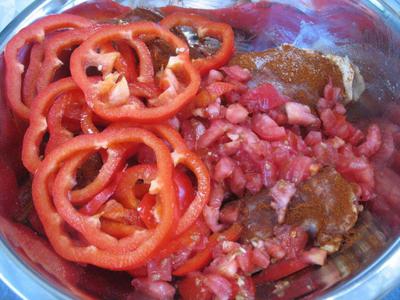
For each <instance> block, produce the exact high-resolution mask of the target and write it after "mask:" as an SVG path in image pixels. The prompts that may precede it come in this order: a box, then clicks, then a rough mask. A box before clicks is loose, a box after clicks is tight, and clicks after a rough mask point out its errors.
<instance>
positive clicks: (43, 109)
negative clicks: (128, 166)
mask: <svg viewBox="0 0 400 300" xmlns="http://www.w3.org/2000/svg"><path fill="white" fill-rule="evenodd" d="M70 92H79V88H78V87H77V85H76V84H75V82H74V81H73V80H72V79H71V78H65V79H61V80H59V81H56V82H54V83H52V84H50V85H49V86H48V87H47V88H46V89H45V90H44V91H42V92H41V93H39V95H38V97H37V99H36V101H35V102H34V104H33V107H32V115H31V121H30V124H29V127H28V129H27V130H26V132H25V136H24V140H23V145H22V162H23V164H24V166H25V167H26V168H27V169H28V171H29V172H31V173H32V174H34V173H35V172H36V170H37V168H38V167H39V165H40V164H41V162H42V160H41V157H40V145H41V143H42V140H43V137H44V135H45V133H46V132H47V131H48V120H47V115H48V112H49V110H50V108H51V107H52V106H53V104H54V101H55V99H56V98H57V97H59V96H63V95H65V94H66V93H70ZM57 133H58V132H56V138H55V139H57ZM66 135H68V134H66ZM66 135H63V138H62V140H60V136H58V139H59V140H58V141H54V143H55V145H53V146H52V148H55V147H54V146H59V144H60V143H64V142H66V141H67V140H69V139H68V137H66ZM70 138H71V137H70ZM50 139H52V138H50ZM118 151H119V153H115V152H112V153H110V155H109V156H107V157H106V162H105V164H104V165H103V167H102V169H101V170H100V171H99V175H98V176H97V177H96V178H95V180H94V181H93V182H92V183H91V184H89V185H87V186H85V187H84V188H82V189H79V190H74V191H73V192H72V197H71V201H72V202H73V203H81V204H82V203H86V202H87V201H89V199H90V198H92V197H94V196H95V195H96V194H97V193H99V192H100V191H101V190H102V189H103V188H104V187H105V186H107V185H108V184H109V183H110V181H111V180H112V179H113V177H114V175H115V173H116V172H117V171H118V170H121V169H122V167H123V165H122V162H123V159H124V157H123V154H124V153H126V151H127V149H126V148H125V147H120V148H118ZM47 152H50V151H47Z"/></svg>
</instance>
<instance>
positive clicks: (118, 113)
mask: <svg viewBox="0 0 400 300" xmlns="http://www.w3.org/2000/svg"><path fill="white" fill-rule="evenodd" d="M142 37H146V38H160V39H163V40H165V41H166V42H167V43H168V44H169V45H171V47H173V48H175V49H176V51H177V53H178V54H177V56H176V57H171V58H170V61H169V64H168V65H167V69H169V70H170V71H171V72H173V71H174V70H176V71H179V72H180V74H182V75H183V74H184V76H185V77H186V82H187V85H186V86H185V87H184V88H183V89H182V91H180V92H179V93H178V94H177V95H176V96H174V97H170V98H169V101H165V102H163V104H162V105H160V106H157V107H145V106H144V107H143V106H141V105H138V104H137V103H129V97H130V96H132V95H131V93H130V92H129V87H127V86H126V85H127V84H126V80H125V78H124V77H122V79H121V78H120V77H119V76H118V74H115V73H111V72H112V70H113V66H114V63H115V59H116V56H115V55H114V56H113V55H110V54H108V55H107V54H99V53H96V52H95V49H96V47H97V46H98V45H101V44H103V43H105V42H108V41H110V40H112V41H121V40H123V41H124V42H125V43H127V44H129V45H130V46H131V47H134V44H133V42H132V41H133V40H135V39H137V38H142ZM139 54H140V53H139ZM91 66H94V67H97V68H99V66H101V67H100V68H101V69H102V73H103V78H104V80H103V81H100V82H97V83H93V82H91V81H90V79H89V77H88V76H87V75H86V69H87V68H88V67H91ZM141 67H142V66H141ZM71 74H72V77H73V78H74V80H75V81H76V82H77V83H78V84H79V86H80V87H81V89H82V90H83V91H84V93H85V96H86V101H87V103H88V105H89V106H90V107H91V108H92V109H93V111H94V112H95V113H96V114H97V115H99V116H100V117H102V118H104V119H106V120H111V121H118V120H124V121H134V122H137V123H153V122H158V121H162V120H166V119H168V118H170V117H172V116H173V115H174V114H175V113H177V112H178V111H179V110H180V109H181V108H183V107H184V106H185V105H186V104H187V103H188V102H189V101H190V100H191V98H192V97H193V96H194V95H195V94H196V93H197V90H198V88H199V86H200V76H199V74H198V72H197V71H196V70H195V69H194V67H193V66H192V64H191V63H190V57H189V49H188V47H187V45H186V44H185V43H184V42H183V41H182V40H180V39H179V38H178V37H176V36H175V35H174V34H172V33H171V32H169V31H168V30H166V29H165V28H163V27H161V26H159V25H158V24H154V23H151V22H137V23H133V24H128V25H121V26H110V27H107V28H103V29H101V30H99V31H98V32H96V33H95V34H93V35H92V36H91V37H90V38H89V39H88V40H87V41H85V42H84V43H82V44H81V46H79V47H78V48H77V49H76V50H75V51H74V52H73V54H72V57H71ZM140 76H142V74H140ZM140 76H139V77H140ZM117 81H118V82H117ZM109 82H111V86H108V85H109ZM106 86H108V88H105V87H106ZM110 91H111V93H110V94H111V95H108V97H107V95H106V94H107V93H108V92H110ZM118 104H119V105H118Z"/></svg>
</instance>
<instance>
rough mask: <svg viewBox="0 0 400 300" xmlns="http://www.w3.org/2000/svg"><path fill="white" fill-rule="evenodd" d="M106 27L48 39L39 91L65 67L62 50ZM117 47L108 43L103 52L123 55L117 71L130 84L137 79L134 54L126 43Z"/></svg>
mask: <svg viewBox="0 0 400 300" xmlns="http://www.w3.org/2000/svg"><path fill="white" fill-rule="evenodd" d="M104 26H106V25H102V26H91V27H88V28H82V29H75V30H68V31H63V32H59V33H56V34H54V35H52V36H51V37H49V38H48V39H46V40H45V41H44V43H43V48H44V59H43V64H42V71H41V76H40V77H38V78H37V84H36V86H37V90H38V91H41V90H43V89H44V88H45V87H46V86H48V85H49V84H50V82H51V81H52V80H53V79H54V76H55V74H56V72H57V70H58V69H59V68H60V67H61V66H62V65H63V63H62V62H61V61H60V60H59V58H58V55H59V54H60V53H61V51H62V50H64V49H70V48H72V47H75V46H78V45H80V44H81V43H82V42H84V41H85V40H87V39H88V38H89V36H90V35H92V34H93V33H94V32H96V31H97V30H99V29H100V28H102V27H104ZM117 46H118V49H115V48H114V47H113V46H112V45H111V43H108V44H105V45H102V46H101V50H102V51H103V52H105V53H109V52H115V51H118V52H120V53H121V56H120V57H119V58H118V60H117V61H116V69H117V70H119V71H120V72H121V73H123V74H124V75H125V76H126V78H127V80H128V81H129V82H132V81H133V80H134V79H135V78H136V77H137V76H136V70H135V67H136V66H135V57H134V55H133V52H132V51H131V49H130V48H129V47H128V46H127V45H125V44H124V43H119V44H118V45H117Z"/></svg>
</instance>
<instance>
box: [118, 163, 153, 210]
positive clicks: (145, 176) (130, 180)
mask: <svg viewBox="0 0 400 300" xmlns="http://www.w3.org/2000/svg"><path fill="white" fill-rule="evenodd" d="M156 175H157V168H156V166H154V165H149V164H141V165H136V166H133V167H130V168H128V169H127V170H125V171H124V172H123V173H122V175H121V180H120V182H119V184H118V186H117V189H116V191H115V198H116V199H117V200H118V202H120V203H121V204H122V205H123V206H124V207H126V208H130V209H137V208H138V206H139V199H137V197H136V194H135V185H136V183H137V182H138V181H139V180H142V181H143V183H145V184H150V182H151V180H153V179H154V178H155V177H156Z"/></svg>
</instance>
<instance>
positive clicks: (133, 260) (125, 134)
mask: <svg viewBox="0 0 400 300" xmlns="http://www.w3.org/2000/svg"><path fill="white" fill-rule="evenodd" d="M126 143H145V144H146V145H147V146H149V147H150V148H152V149H153V150H154V152H155V156H156V161H157V179H156V183H157V184H155V185H154V186H153V189H154V190H156V191H158V193H159V198H160V201H161V203H162V215H161V218H160V223H159V225H158V226H157V227H156V228H155V229H154V230H153V231H151V232H149V234H148V236H147V238H146V239H145V240H144V241H143V242H142V243H140V245H138V246H137V247H136V248H134V249H131V246H130V245H131V244H132V243H135V237H134V236H129V237H127V238H123V239H121V240H116V239H115V238H113V237H112V236H110V235H107V234H106V233H104V232H101V231H100V234H99V236H93V232H99V231H98V229H96V224H97V223H96V222H92V223H91V222H90V220H89V223H85V226H82V227H83V228H80V230H82V231H84V232H85V233H90V234H89V235H88V236H86V237H89V238H90V239H96V240H97V241H100V240H102V239H104V240H105V241H106V244H107V245H104V248H102V247H96V246H94V245H92V244H87V245H82V244H81V245H79V244H76V243H74V241H73V240H72V239H71V238H70V237H69V236H68V232H67V231H66V228H65V222H64V221H63V220H62V218H61V217H60V216H59V214H58V211H57V209H56V208H55V206H54V205H53V197H52V196H51V194H50V191H49V189H48V184H49V183H50V181H51V179H52V178H54V176H56V175H57V173H58V172H59V168H60V166H61V164H62V163H63V162H64V161H66V160H68V159H69V158H72V157H74V156H75V155H76V154H79V153H84V152H85V151H93V150H96V149H100V148H108V147H109V146H110V145H118V144H126ZM63 168H64V167H63ZM172 171H173V164H172V160H171V157H170V153H169V150H168V148H167V147H166V146H165V145H164V143H163V142H162V141H161V140H160V139H158V138H157V137H155V136H154V135H153V134H151V133H150V132H148V131H146V130H143V129H139V128H135V129H134V130H132V128H121V129H113V130H109V131H107V132H102V133H99V134H93V135H84V136H78V137H75V138H74V139H72V140H70V141H68V142H67V143H65V144H63V145H61V146H60V147H58V148H56V149H55V150H54V151H52V152H51V153H49V155H48V156H46V158H45V159H44V161H43V163H42V164H41V165H40V167H39V169H38V170H37V172H36V175H35V177H34V180H33V185H32V191H33V200H34V204H35V208H36V210H37V212H38V215H39V218H40V220H41V222H42V223H43V225H44V227H45V231H46V235H47V237H48V238H49V241H50V243H51V244H52V246H53V247H54V249H55V250H56V252H57V253H58V254H59V255H61V256H62V257H64V258H66V259H68V260H71V261H75V262H81V263H89V264H93V265H96V266H99V267H102V268H107V269H111V270H128V269H134V268H137V267H140V266H142V265H143V264H145V263H146V262H147V260H148V259H149V258H150V257H151V256H152V255H153V254H154V251H156V250H157V249H158V246H159V245H160V244H161V243H163V241H164V239H165V238H166V236H168V234H169V232H170V231H171V229H172V226H173V224H174V220H173V215H174V209H175V202H176V201H175V200H176V199H175V196H174V188H173V182H172ZM58 175H60V173H58ZM58 175H57V176H56V179H55V181H56V182H54V185H53V186H54V187H57V188H53V196H54V198H55V202H56V203H58V204H60V202H61V203H64V205H65V204H67V205H68V203H69V200H68V191H69V190H70V188H71V182H70V180H68V178H70V177H67V178H61V176H58ZM57 177H58V178H57ZM81 217H82V216H80V217H79V219H78V220H76V222H78V223H79V222H80V221H81V220H83V219H81ZM105 248H107V249H108V250H106V249H105ZM110 249H112V250H114V251H111V250H110ZM127 249H130V250H129V251H127ZM115 251H116V252H115Z"/></svg>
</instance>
